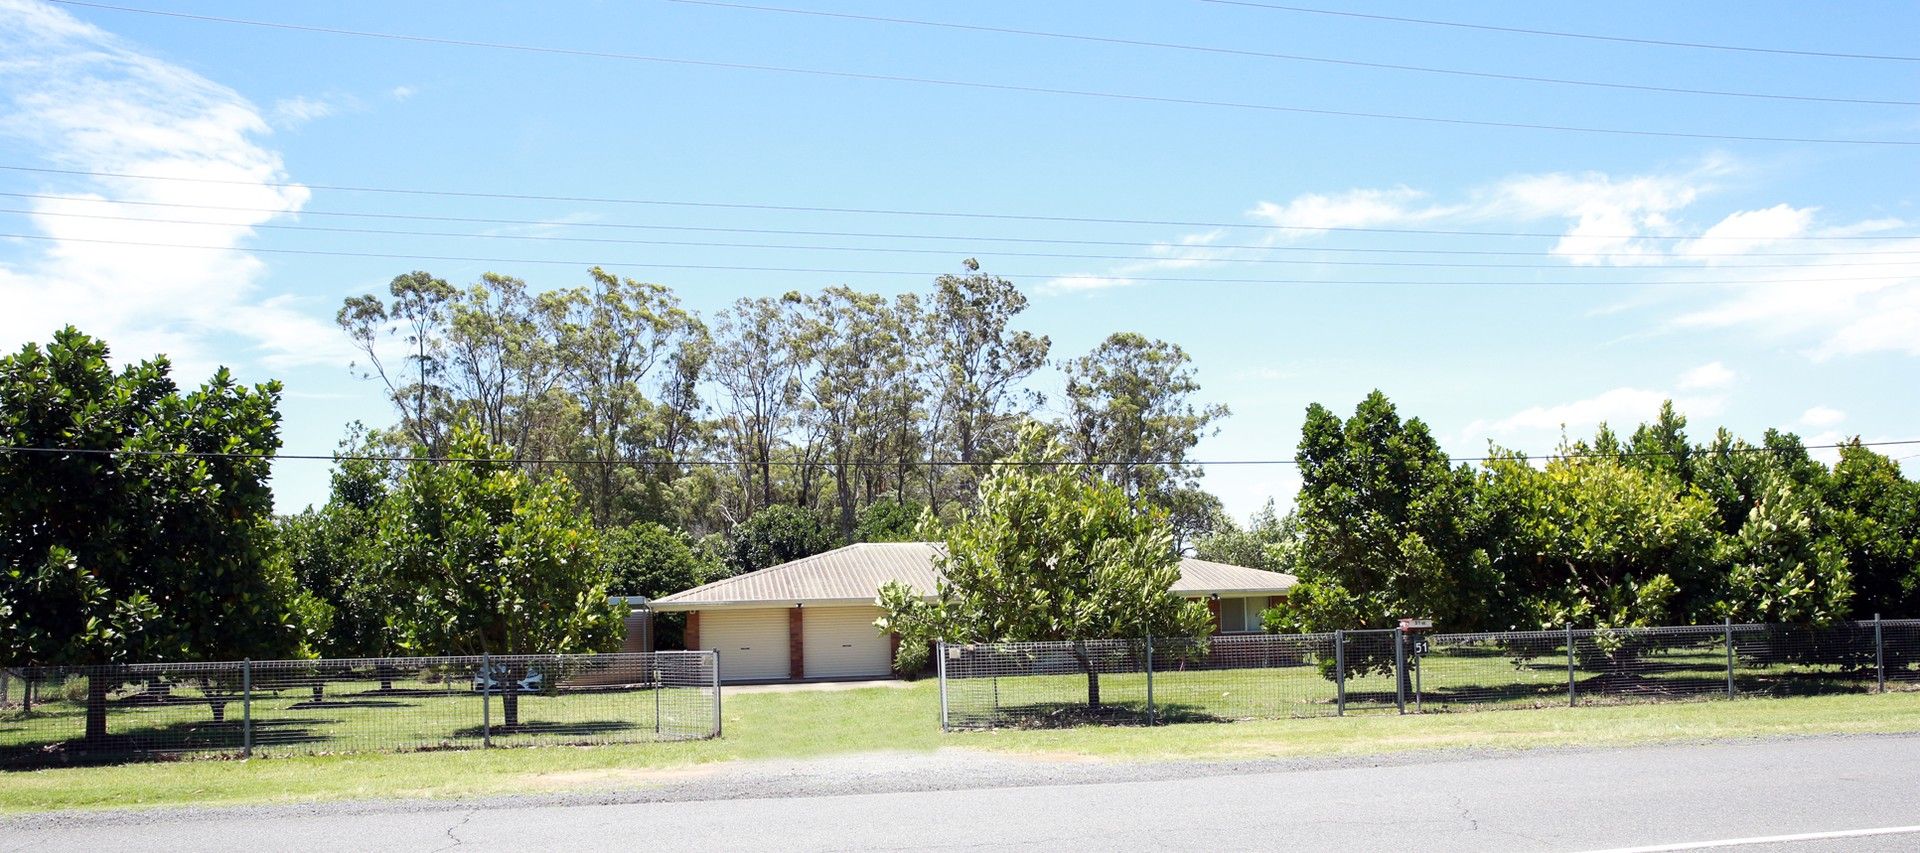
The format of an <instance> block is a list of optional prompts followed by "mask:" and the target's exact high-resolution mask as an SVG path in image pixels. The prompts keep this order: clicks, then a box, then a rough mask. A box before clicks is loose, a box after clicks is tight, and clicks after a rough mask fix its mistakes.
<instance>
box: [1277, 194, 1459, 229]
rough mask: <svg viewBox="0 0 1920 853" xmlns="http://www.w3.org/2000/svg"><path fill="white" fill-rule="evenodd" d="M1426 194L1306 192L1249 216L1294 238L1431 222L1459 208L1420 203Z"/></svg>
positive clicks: (1453, 212)
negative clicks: (1319, 233)
mask: <svg viewBox="0 0 1920 853" xmlns="http://www.w3.org/2000/svg"><path fill="white" fill-rule="evenodd" d="M1425 197H1426V194H1425V193H1421V192H1419V191H1416V190H1413V189H1411V188H1408V187H1394V188H1392V189H1384V190H1382V189H1352V190H1347V191H1346V192H1343V193H1338V194H1335V195H1323V194H1320V193H1305V194H1302V195H1298V196H1295V197H1294V198H1293V199H1292V200H1290V201H1288V202H1286V203H1285V204H1276V203H1274V202H1270V201H1263V202H1260V203H1259V204H1257V205H1255V206H1254V208H1253V209H1252V210H1249V211H1247V215H1248V216H1250V217H1252V218H1254V219H1257V220H1260V221H1262V222H1265V223H1268V224H1271V225H1278V226H1282V227H1284V228H1285V229H1287V231H1286V232H1285V233H1287V234H1289V235H1290V236H1293V237H1299V236H1301V235H1303V234H1312V233H1315V232H1316V231H1319V232H1324V231H1325V230H1326V229H1329V228H1373V227H1379V226H1383V225H1403V224H1407V223H1414V222H1428V221H1432V220H1435V219H1441V218H1444V217H1447V216H1450V215H1453V214H1455V213H1457V212H1459V210H1458V209H1457V208H1448V207H1438V206H1434V205H1426V204H1420V202H1421V201H1422V200H1423V199H1424V198H1425Z"/></svg>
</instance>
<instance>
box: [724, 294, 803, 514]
mask: <svg viewBox="0 0 1920 853" xmlns="http://www.w3.org/2000/svg"><path fill="white" fill-rule="evenodd" d="M800 299H801V297H800V295H799V294H797V293H789V294H787V295H786V296H784V297H780V298H777V299H774V298H765V297H760V298H750V299H740V300H738V301H736V302H734V303H733V305H732V306H731V307H730V308H728V309H726V310H725V311H722V312H721V314H720V320H719V324H718V332H717V334H716V336H715V337H716V343H715V346H714V348H713V353H712V359H711V361H710V364H711V370H712V374H711V375H712V377H713V380H714V382H715V383H716V384H718V385H719V386H720V390H721V393H720V394H719V397H718V400H719V407H718V408H719V416H720V417H719V420H720V427H719V433H720V440H721V441H723V442H725V443H726V444H727V445H728V446H729V447H730V449H731V455H732V456H733V458H734V459H735V460H737V461H738V462H739V463H740V464H739V466H738V471H739V474H740V479H741V492H742V497H743V498H744V501H743V504H742V505H741V506H740V507H739V510H738V513H739V515H738V517H739V518H743V519H744V518H746V517H747V516H750V515H752V514H753V512H754V511H755V510H756V509H758V508H761V507H767V506H772V505H773V504H774V503H776V502H777V501H778V500H779V491H778V484H777V482H776V480H775V478H774V458H775V456H776V454H777V451H778V450H779V449H780V446H781V444H782V442H783V436H784V435H785V433H786V431H787V429H788V428H789V427H790V425H791V423H792V421H793V418H794V413H795V410H796V409H797V408H798V406H799V402H800V394H801V392H800V363H799V362H800V357H799V354H798V353H797V352H796V351H795V350H794V347H793V335H792V327H793V323H794V311H795V309H796V308H797V306H798V305H799V303H800Z"/></svg>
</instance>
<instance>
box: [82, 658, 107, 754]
mask: <svg viewBox="0 0 1920 853" xmlns="http://www.w3.org/2000/svg"><path fill="white" fill-rule="evenodd" d="M106 739H107V679H106V676H105V675H104V674H102V673H100V672H98V671H96V672H94V673H93V674H92V675H89V676H87V741H88V742H90V743H99V742H100V741H103V740H106Z"/></svg>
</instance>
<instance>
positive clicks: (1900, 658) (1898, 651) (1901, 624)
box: [1866, 619, 1920, 690]
mask: <svg viewBox="0 0 1920 853" xmlns="http://www.w3.org/2000/svg"><path fill="white" fill-rule="evenodd" d="M1866 624H1869V625H1871V624H1873V623H1871V622H1869V623H1866ZM1880 634H1881V646H1882V656H1883V666H1884V667H1885V670H1886V678H1887V689H1888V690H1911V689H1914V688H1917V687H1920V619H1887V620H1884V621H1882V622H1881V623H1880Z"/></svg>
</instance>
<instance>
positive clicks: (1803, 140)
mask: <svg viewBox="0 0 1920 853" xmlns="http://www.w3.org/2000/svg"><path fill="white" fill-rule="evenodd" d="M49 2H54V3H60V4H63V5H67V6H77V7H84V8H89V9H103V10H109V11H115V12H130V13H134V14H140V15H158V16H161V17H168V18H183V19H188V20H196V21H208V22H213V23H221V24H237V25H241V26H250V27H265V28H269V29H280V30H294V31H298V32H312V33H326V34H329V35H341V36H353V37H357V38H376V39H390V40H395V41H405V42H413V43H421V44H440V45H451V46H457V47H475V48H488V49H493V50H512V51H522V52H529V53H548V54H561V55H567V56H582V57H593V58H598V59H618V60H625V61H631V62H650V63H664V64H673V65H688V66H695V67H701V68H727V69H733V70H741V71H766V72H775V73H780V74H800V75H807V76H813V77H830V78H835V79H841V80H873V81H882V82H888V83H916V84H921V85H929V86H947V87H952V88H963V89H979V90H985V91H994V92H1020V93H1025V94H1035V95H1061V96H1069V97H1079V98H1100V99H1105V100H1115V101H1131V102H1137V103H1157V104H1179V105H1183V106H1199V107H1216V108H1221V109H1237V110H1254V111H1260V112H1274V113H1290V114H1295V115H1318V116H1331V117H1336V118H1365V119H1377V120H1383V121H1401V122H1419V123H1424V124H1444V125H1454V126H1461V127H1491V128H1500V129H1505V130H1541V131H1553V132H1559V133H1590V134H1609V135H1614V136H1636V137H1662V138H1669V139H1711V140H1718V141H1727V142H1780V143H1798V144H1810V145H1872V146H1895V147H1909V146H1920V140H1908V139H1843V138H1834V137H1808V136H1764V135H1741V134H1726V133H1695V132H1685V131H1670V130H1642V129H1634V128H1617V127H1587V126H1582V125H1566V124H1548V123H1542V122H1520V121H1490V120H1481V119H1465V118H1449V117H1446V116H1428V115H1408V114H1403V113H1377V112H1364V111H1359V110H1335V109H1323V108H1315V107H1299V106H1285V105H1281V104H1261V103H1250V102H1245V101H1223V100H1210V99H1205V98H1180V97H1172V96H1163V95H1141V94H1133V93H1126V92H1104V91H1096V90H1091V89H1055V88H1047V87H1043V86H1024V85H1016V84H1011V83H985V82H981V81H977V80H946V79H941V78H937V77H914V76H908V75H900V74H870V73H862V72H855V71H829V70H826V69H821V68H795V67H791V66H782V65H765V64H759V63H746V62H719V61H715V60H706V59H682V58H677V57H664V56H648V55H644V54H635V53H615V52H611V51H597V50H584V49H576V48H561V47H545V46H538V45H522V44H509V43H504V42H487V41H474V40H469V39H454V38H444V37H440V36H416V35H406V34H402V33H382V32H370V31H365V30H348V29H340V28H337V27H322V26H313V25H307V24H287V23H281V22H277V21H256V20H249V19H245V18H224V17H218V16H214V15H194V14H188V13H185V12H167V11H161V10H157V9H136V8H133V7H130V6H116V5H111V4H106V3H88V2H81V0H49Z"/></svg>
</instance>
